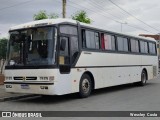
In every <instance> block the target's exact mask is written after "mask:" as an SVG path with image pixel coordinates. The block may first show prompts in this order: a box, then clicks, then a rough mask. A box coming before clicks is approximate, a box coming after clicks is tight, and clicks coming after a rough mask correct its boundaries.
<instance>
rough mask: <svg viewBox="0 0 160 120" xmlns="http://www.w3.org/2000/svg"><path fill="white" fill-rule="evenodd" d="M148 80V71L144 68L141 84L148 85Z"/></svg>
mask: <svg viewBox="0 0 160 120" xmlns="http://www.w3.org/2000/svg"><path fill="white" fill-rule="evenodd" d="M146 82H147V73H146V71H145V70H143V71H142V73H141V81H140V82H139V85H140V86H144V85H146Z"/></svg>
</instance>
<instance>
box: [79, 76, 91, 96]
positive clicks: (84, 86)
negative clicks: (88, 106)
mask: <svg viewBox="0 0 160 120" xmlns="http://www.w3.org/2000/svg"><path fill="white" fill-rule="evenodd" d="M91 91H92V82H91V78H90V76H89V75H87V74H84V75H82V77H81V80H80V84H79V96H80V97H81V98H86V97H88V96H89V95H90V94H91Z"/></svg>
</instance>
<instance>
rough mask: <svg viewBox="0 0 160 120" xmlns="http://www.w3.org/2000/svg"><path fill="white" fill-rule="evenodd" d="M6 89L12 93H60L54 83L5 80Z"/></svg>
mask: <svg viewBox="0 0 160 120" xmlns="http://www.w3.org/2000/svg"><path fill="white" fill-rule="evenodd" d="M4 86H5V91H6V92H11V93H31V94H40V95H58V94H57V93H56V90H55V87H54V83H13V82H12V83H9V82H5V85H4Z"/></svg>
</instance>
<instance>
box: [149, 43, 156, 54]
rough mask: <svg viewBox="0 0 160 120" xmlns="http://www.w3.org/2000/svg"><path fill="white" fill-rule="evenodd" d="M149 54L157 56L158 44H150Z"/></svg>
mask: <svg viewBox="0 0 160 120" xmlns="http://www.w3.org/2000/svg"><path fill="white" fill-rule="evenodd" d="M149 53H150V54H156V44H155V43H149Z"/></svg>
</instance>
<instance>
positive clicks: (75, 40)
mask: <svg viewBox="0 0 160 120" xmlns="http://www.w3.org/2000/svg"><path fill="white" fill-rule="evenodd" d="M78 53H79V49H78V37H77V36H71V56H72V58H71V59H72V64H73V63H74V62H75V60H76V58H77V56H78Z"/></svg>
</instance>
